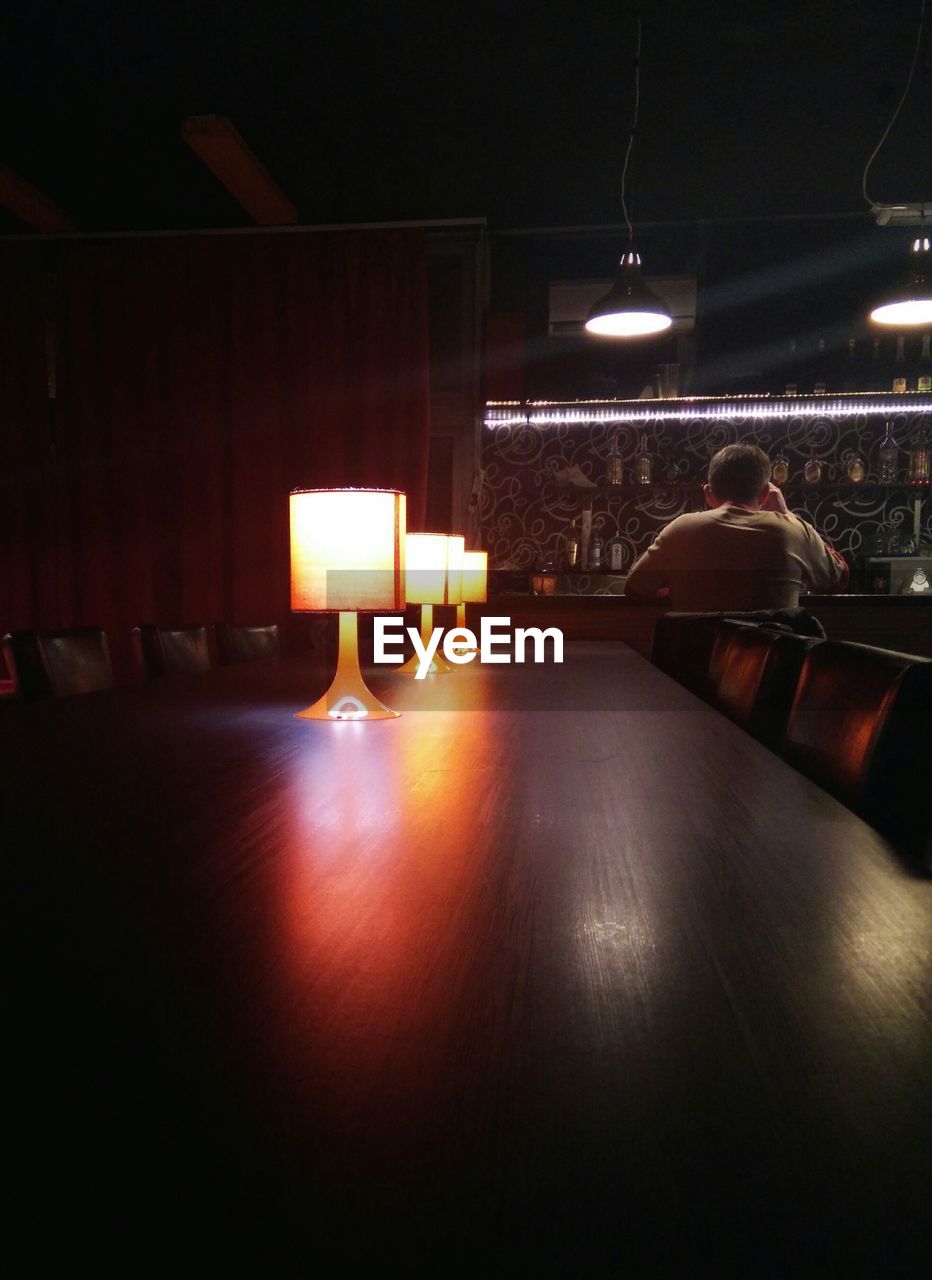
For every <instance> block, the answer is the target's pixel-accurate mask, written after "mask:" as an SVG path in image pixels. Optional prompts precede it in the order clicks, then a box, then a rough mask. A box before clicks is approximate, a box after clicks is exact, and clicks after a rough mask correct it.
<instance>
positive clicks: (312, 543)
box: [291, 489, 406, 613]
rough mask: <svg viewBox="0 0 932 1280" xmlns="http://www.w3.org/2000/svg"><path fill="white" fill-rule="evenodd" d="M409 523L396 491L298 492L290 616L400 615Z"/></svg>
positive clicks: (294, 507)
mask: <svg viewBox="0 0 932 1280" xmlns="http://www.w3.org/2000/svg"><path fill="white" fill-rule="evenodd" d="M405 520H406V514H405V495H404V494H403V493H400V492H399V491H398V490H397V489H299V490H295V492H293V493H292V494H291V608H292V611H293V612H295V613H317V612H321V611H338V612H343V611H346V610H351V611H353V612H358V611H370V610H375V611H381V610H393V609H403V608H404V571H405V533H406V529H405Z"/></svg>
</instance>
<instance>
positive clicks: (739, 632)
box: [709, 618, 823, 748]
mask: <svg viewBox="0 0 932 1280" xmlns="http://www.w3.org/2000/svg"><path fill="white" fill-rule="evenodd" d="M822 643H823V641H822V640H820V639H818V637H816V636H801V635H797V634H796V633H795V632H793V631H790V630H788V629H787V628H786V627H781V626H777V625H774V626H772V627H771V626H765V625H762V626H755V625H749V624H748V623H746V622H735V621H733V620H730V619H727V618H726V619H723V620H722V621H721V622H720V623H719V624H718V633H717V635H716V638H715V642H714V644H713V646H712V655H711V658H710V660H709V698H710V701H711V703H712V705H713V706H715V707H717V708H718V710H719V711H721V712H722V713H723V714H724V715H726V716H728V717H729V719H731V720H734V722H735V723H736V724H739V725H740V726H741V727H742V728H743V729H746V730H747V731H748V733H750V734H753V736H754V737H755V738H757V739H758V741H760V742H763V743H764V744H765V745H766V746H768V747H773V748H776V747H777V746H779V744H780V743H781V742H782V739H783V734H784V730H785V729H786V722H787V719H788V717H789V714H790V707H791V706H792V704H793V697H794V695H795V693H796V686H797V684H798V682H799V674H800V672H801V670H802V666H803V662H804V661H805V658H806V654H807V653H808V652H809V650H810V649H811V648H812V647H813V645H817V644H822Z"/></svg>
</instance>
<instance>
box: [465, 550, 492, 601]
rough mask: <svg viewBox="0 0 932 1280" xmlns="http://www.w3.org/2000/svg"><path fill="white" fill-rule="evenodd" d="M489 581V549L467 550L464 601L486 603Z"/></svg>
mask: <svg viewBox="0 0 932 1280" xmlns="http://www.w3.org/2000/svg"><path fill="white" fill-rule="evenodd" d="M488 581H489V553H488V551H465V552H464V553H463V601H464V603H466V604H485V601H486V600H487V598H488Z"/></svg>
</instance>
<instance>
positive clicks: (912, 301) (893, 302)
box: [870, 236, 932, 328]
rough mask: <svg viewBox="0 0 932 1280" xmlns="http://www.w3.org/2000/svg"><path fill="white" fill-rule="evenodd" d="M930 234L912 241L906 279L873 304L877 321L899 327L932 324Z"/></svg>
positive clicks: (876, 322)
mask: <svg viewBox="0 0 932 1280" xmlns="http://www.w3.org/2000/svg"><path fill="white" fill-rule="evenodd" d="M929 274H930V273H929V237H928V236H920V237H918V238H917V239H916V240H914V241H913V247H912V261H911V262H910V269H909V271H908V273H907V278H906V280H905V281H904V282H903V283H902V284H901V285H900V286H899V287H898V288H897V289H894V290H892V291H891V292H890V294H889V295H888V296H887V297H886V298H884V299H883V300H882V301H881V302H879V303H878V304H877V306H876V307H874V309H873V311H872V312H871V315H870V318H871V319H872V320H873V321H874V323H875V324H888V325H895V326H896V327H897V328H905V327H910V328H914V327H915V326H916V325H932V280H930V278H929Z"/></svg>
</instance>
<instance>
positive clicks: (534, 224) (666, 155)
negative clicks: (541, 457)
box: [0, 0, 932, 396]
mask: <svg viewBox="0 0 932 1280" xmlns="http://www.w3.org/2000/svg"><path fill="white" fill-rule="evenodd" d="M640 12H641V15H642V19H643V26H644V31H643V48H642V54H641V113H640V128H639V133H638V138H637V143H636V146H635V150H634V154H633V158H632V166H631V170H630V173H629V182H628V194H629V198H630V203H631V206H632V210H633V215H634V218H635V222H636V223H637V225H638V229H639V232H638V241H639V244H640V247H641V249H642V252H643V254H644V258H645V270H646V271H647V273H648V274H649V275H650V274H654V275H674V274H680V273H682V274H693V275H696V276H697V277H698V281H699V289H700V293H699V314H698V317H697V330H696V347H695V350H694V351H693V352H692V358H693V359H694V360H695V364H696V376H695V378H694V379H693V383H692V386H691V389H692V390H694V391H710V392H711V391H741V390H774V391H778V390H782V389H783V386H784V384H785V382H786V381H787V380H788V379H789V378H791V377H795V376H796V369H795V365H796V364H797V363H799V362H800V361H803V362H804V361H805V360H806V359H808V358H810V357H813V356H814V353H815V350H816V347H817V343H818V339H819V338H820V337H821V338H822V339H823V340H824V341H825V343H826V346H827V349H828V350H829V351H834V352H835V353H836V354H839V353H841V352H842V351H843V350H844V349H845V348H846V345H847V341H848V339H849V338H850V337H852V336H855V337H856V338H857V339H858V343H859V355H860V357H861V358H862V359H866V357H867V354H868V351H869V338H868V332H867V328H866V325H865V324H864V321H863V316H864V313H865V311H866V309H867V307H868V306H869V305H870V303H871V301H872V300H873V297H874V295H875V294H876V293H877V292H878V291H879V290H880V289H881V288H882V287H883V286H884V284H885V283H886V282H887V281H888V278H889V273H890V271H891V270H892V269H893V268H894V267H896V266H897V265H898V264H899V263H900V262H901V261H902V258H903V254H904V251H905V247H906V245H907V243H908V233H905V232H901V231H894V230H892V229H879V228H877V227H876V226H875V225H874V221H873V219H872V218H871V216H870V215H869V213H868V212H867V206H866V204H865V202H864V200H863V197H862V194H861V175H862V171H863V169H864V166H865V163H866V161H867V159H868V156H869V155H870V153H871V151H872V150H873V148H874V146H875V145H876V144H877V142H878V141H879V139H880V136H881V134H882V132H883V130H884V128H885V127H886V125H887V123H888V121H889V119H890V115H891V113H892V111H893V108H894V106H895V104H896V101H897V100H898V97H899V95H900V93H901V91H902V88H903V86H904V85H905V82H906V75H907V72H908V69H909V64H910V60H911V57H912V52H913V46H914V41H915V36H916V31H917V25H918V20H919V13H920V3H919V2H918V0H886V2H885V3H884V4H882V5H881V4H877V3H876V2H875V0H850V2H847V3H846V2H845V0H813V2H811V3H807V4H806V5H773V4H762V3H758V2H757V0H751V2H750V3H748V2H747V0H745V2H741V3H732V2H723V3H708V4H682V3H675V2H674V0H657V2H656V3H645V4H643V5H641V6H640ZM637 13H638V6H635V5H631V4H625V3H604V2H599V0H580V2H574V3H554V2H553V0H543V2H541V3H527V2H522V0H501V2H499V3H494V4H488V3H485V4H483V3H472V4H463V3H459V2H457V0H452V2H449V0H448V2H446V3H443V4H436V3H400V4H395V5H384V4H372V3H353V2H352V0H349V2H347V3H341V4H339V5H323V4H313V3H302V4H297V3H294V2H293V0H285V2H282V3H275V2H274V0H273V2H271V3H263V4H258V3H242V2H236V0H232V2H231V0H227V2H226V3H222V4H221V3H215V2H213V0H206V2H201V3H198V4H193V5H192V4H188V5H184V4H176V3H161V4H144V3H132V4H126V3H104V2H101V0H95V2H91V3H77V2H75V3H51V2H50V0H33V2H32V3H30V4H29V5H21V6H19V8H18V9H17V10H15V11H13V10H10V11H8V12H7V14H6V16H5V18H4V19H3V22H2V40H0V93H2V110H0V160H2V161H3V162H4V163H6V164H8V165H9V166H10V167H11V168H12V169H14V170H15V171H16V172H18V173H19V174H21V175H22V176H23V177H25V178H27V179H28V180H29V181H31V182H33V183H34V184H35V185H36V186H37V187H39V188H40V190H42V191H43V192H45V193H46V194H47V195H48V196H49V197H50V198H51V199H53V200H55V201H56V202H57V203H58V204H60V205H61V206H62V207H63V208H64V209H65V210H67V211H68V213H70V214H71V216H72V217H73V218H74V219H75V221H76V223H77V225H78V227H79V228H80V229H81V230H83V231H125V230H135V231H140V230H165V229H186V228H205V227H221V228H222V227H245V226H249V225H250V220H249V217H248V215H247V214H246V213H245V211H244V210H243V209H241V208H240V206H239V205H238V204H237V203H236V202H235V201H234V199H233V198H232V197H231V196H230V195H229V194H228V193H227V192H226V191H225V190H224V188H223V187H222V186H221V185H220V183H219V182H218V181H217V180H216V179H215V178H214V177H213V175H212V174H211V173H210V172H209V171H208V170H207V169H206V168H205V167H204V166H203V165H202V164H201V163H200V162H199V160H198V159H197V158H196V157H195V155H194V154H193V153H192V152H191V151H190V150H189V148H188V147H187V146H186V145H185V144H184V142H183V141H182V139H181V136H180V125H181V122H182V120H183V119H185V118H186V117H188V116H190V115H196V114H209V113H217V114H222V115H226V116H228V117H229V118H230V119H231V120H232V121H233V123H234V124H235V125H236V127H237V128H238V130H239V131H240V133H241V134H242V135H243V137H244V138H245V139H246V141H247V142H248V143H249V145H250V146H251V147H252V148H253V150H254V151H255V152H256V154H257V155H258V156H259V157H260V158H261V159H262V160H263V162H264V163H265V165H266V166H267V168H268V169H269V171H270V173H271V174H272V175H273V176H274V178H275V179H276V180H277V181H278V182H279V184H280V185H281V186H282V188H283V190H284V191H285V192H286V193H287V195H288V196H289V197H290V198H291V199H292V200H293V201H294V202H295V204H296V205H297V208H298V215H299V220H300V221H301V222H303V223H306V224H328V223H346V222H378V221H392V220H408V219H447V218H467V217H487V218H488V223H489V257H490V273H489V285H488V301H489V304H490V307H491V309H492V310H493V311H505V312H517V313H518V314H520V315H521V316H523V317H524V330H525V335H526V348H524V349H523V350H522V359H523V361H524V363H525V368H524V370H523V373H522V377H521V378H520V379H519V382H521V383H523V390H524V391H525V392H526V394H528V395H545V396H547V395H552V396H560V395H573V394H582V395H585V394H591V393H592V391H593V390H594V389H597V388H599V387H600V386H605V385H608V386H609V387H611V380H612V379H614V380H615V383H616V384H617V389H618V392H619V393H620V394H632V393H633V394H637V391H638V390H639V389H640V386H641V385H642V384H643V383H644V382H645V381H647V380H649V377H650V374H651V372H652V369H653V366H654V365H655V364H656V363H657V362H658V361H664V360H670V359H673V358H675V357H676V355H677V354H678V353H677V352H676V351H675V350H674V349H673V347H672V345H671V344H670V342H669V341H667V342H665V341H664V340H660V341H659V342H657V341H654V342H650V343H647V344H646V345H645V344H636V345H635V346H634V347H631V346H627V345H625V344H621V345H619V344H608V345H606V344H604V343H596V344H593V343H591V342H587V343H574V342H573V341H569V342H567V341H561V342H557V343H554V342H552V341H549V340H547V337H546V325H547V286H548V284H549V283H550V281H552V280H554V279H565V278H570V279H573V278H588V277H591V278H607V277H609V276H610V275H611V274H612V272H613V270H614V265H615V262H616V260H617V257H618V253H619V250H620V248H621V247H623V241H624V237H623V231H622V227H621V223H622V218H621V205H620V182H621V167H622V160H623V156H624V151H625V146H626V142H627V136H628V130H629V127H630V122H631V107H632V89H633V58H634V47H635V39H636V29H637V28H636V23H637ZM928 25H929V23H928V17H927V19H926V30H925V35H924V40H923V45H922V50H921V55H920V59H919V64H918V67H917V72H916V78H915V81H914V84H913V87H912V90H911V93H910V95H909V98H908V100H907V102H906V104H905V106H904V108H903V111H902V113H901V115H900V117H899V119H898V121H897V124H896V126H895V128H894V129H893V131H892V133H891V135H890V137H889V138H888V140H887V142H886V143H885V145H884V147H883V149H882V151H881V153H880V155H879V157H878V158H877V160H876V162H875V164H874V166H873V169H872V173H871V180H870V194H871V196H872V198H873V199H874V200H876V201H880V202H894V201H896V202H902V201H918V200H922V199H924V198H925V197H926V196H927V195H928V194H929V191H930V188H932V182H930V176H932V174H930V169H932V38H930V35H929V31H928ZM555 228H556V229H559V230H553V229H555ZM24 230H26V229H25V228H24V227H23V226H22V225H21V224H18V223H17V222H16V220H15V219H14V218H13V217H12V216H11V215H9V214H3V213H0V232H2V233H7V234H11V233H12V234H15V233H17V232H22V231H24ZM529 231H530V234H527V233H528V232H529ZM517 232H521V233H522V234H516V233H517ZM791 341H795V342H796V348H795V351H794V350H791V347H790V343H791ZM892 341H893V340H892V338H890V339H888V341H887V345H888V346H889V345H891V344H892ZM679 354H682V353H679ZM891 354H892V353H891V352H889V351H885V353H884V357H885V359H887V360H888V359H889V357H890V356H891ZM838 378H839V382H840V379H841V374H839V375H838ZM606 380H608V381H607V382H606ZM831 381H833V382H834V381H835V379H834V378H832V379H831ZM800 389H801V390H802V389H803V387H802V386H801V387H800ZM833 389H841V387H840V385H839V386H838V387H835V388H833Z"/></svg>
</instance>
